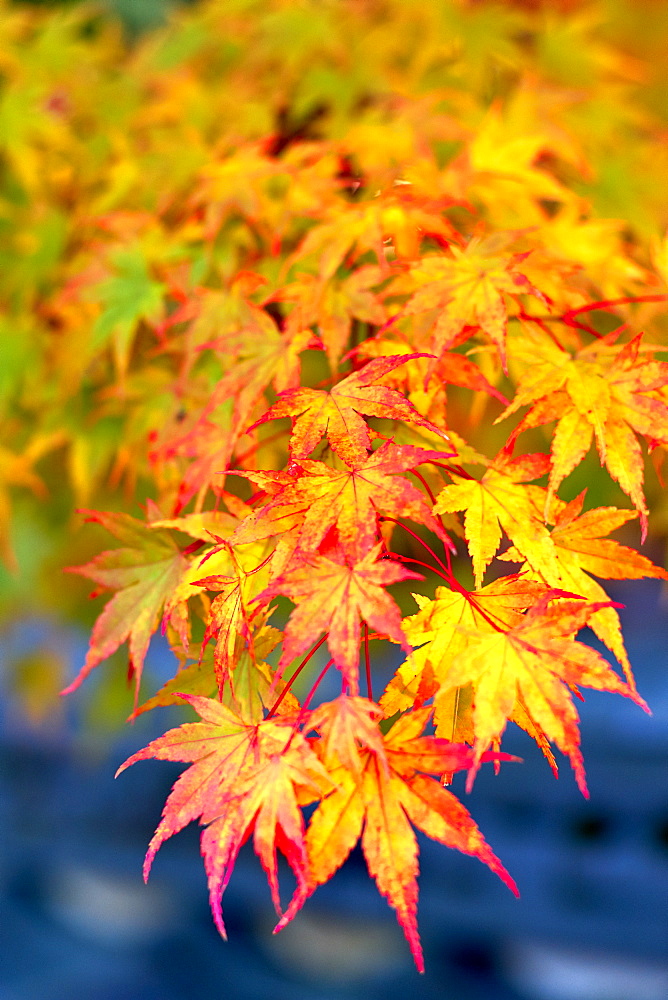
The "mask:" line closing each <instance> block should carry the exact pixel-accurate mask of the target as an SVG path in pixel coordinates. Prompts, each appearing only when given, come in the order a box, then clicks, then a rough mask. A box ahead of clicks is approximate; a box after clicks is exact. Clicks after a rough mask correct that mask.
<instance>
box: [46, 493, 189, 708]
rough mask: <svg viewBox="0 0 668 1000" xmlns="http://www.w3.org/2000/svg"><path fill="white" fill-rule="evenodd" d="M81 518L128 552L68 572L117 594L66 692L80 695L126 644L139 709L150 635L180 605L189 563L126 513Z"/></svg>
mask: <svg viewBox="0 0 668 1000" xmlns="http://www.w3.org/2000/svg"><path fill="white" fill-rule="evenodd" d="M82 513H84V514H86V520H87V521H94V522H95V523H97V524H100V525H102V526H103V527H104V528H106V529H107V531H109V532H111V534H113V535H114V536H115V537H116V538H118V539H119V541H121V542H125V547H124V548H120V549H110V550H108V551H106V552H102V553H100V555H98V556H96V557H95V558H94V559H93V560H91V562H89V563H86V565H85V566H73V567H69V572H71V573H80V574H81V575H82V576H86V577H88V578H89V579H91V580H94V581H95V583H98V584H100V585H101V586H102V587H103V588H109V589H111V590H116V591H117V593H116V594H115V595H114V596H113V597H112V598H111V600H110V601H109V602H108V603H107V605H106V606H105V608H104V610H103V611H102V613H101V614H100V616H99V617H98V619H97V621H96V622H95V625H94V627H93V632H92V635H91V641H90V648H89V650H88V653H87V655H86V660H85V663H84V665H83V667H82V668H81V670H80V671H79V673H78V675H77V676H76V678H75V679H74V680H73V681H72V683H71V684H69V685H68V686H67V687H66V688H65V689H64V691H63V692H62V693H63V694H69V693H70V692H72V691H74V690H76V688H78V687H79V685H80V684H81V682H82V681H83V680H84V678H85V677H87V676H88V674H89V673H90V672H91V671H92V670H93V669H94V668H95V667H96V666H97V665H98V664H99V663H101V662H102V661H103V660H106V659H107V657H109V656H111V654H112V653H113V652H115V650H117V649H118V647H119V646H120V645H122V643H124V642H125V641H126V640H127V641H128V643H129V653H130V676H134V680H135V704H136V701H137V698H138V697H139V685H140V683H141V675H142V668H143V665H144V659H145V657H146V653H147V651H148V646H149V642H150V639H151V636H152V635H153V633H154V632H155V630H156V628H157V627H158V622H159V620H160V615H161V613H163V612H164V613H166V614H169V613H171V612H174V611H175V609H176V606H177V604H178V603H179V602H178V598H177V597H175V591H176V590H177V588H178V585H179V583H180V581H181V578H182V575H183V573H184V572H185V571H186V570H187V569H188V566H189V562H188V560H187V558H186V557H185V556H184V555H183V553H182V552H181V550H180V549H179V547H178V546H177V544H176V543H175V542H174V540H173V539H172V537H171V535H170V533H169V532H167V531H161V530H154V529H152V527H151V526H150V525H147V524H145V523H144V522H142V521H138V520H137V519H136V518H134V517H130V516H129V515H128V514H121V513H105V512H103V511H94V510H92V511H82Z"/></svg>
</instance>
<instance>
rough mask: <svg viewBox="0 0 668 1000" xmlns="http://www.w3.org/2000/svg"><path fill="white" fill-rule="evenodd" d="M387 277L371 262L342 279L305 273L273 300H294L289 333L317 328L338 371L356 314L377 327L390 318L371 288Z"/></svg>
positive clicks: (289, 321) (331, 365)
mask: <svg viewBox="0 0 668 1000" xmlns="http://www.w3.org/2000/svg"><path fill="white" fill-rule="evenodd" d="M384 279H385V275H384V273H383V271H382V270H381V268H379V267H372V266H370V265H367V266H364V267H359V268H357V269H356V270H354V271H353V272H352V273H350V274H349V275H348V276H347V277H346V278H345V279H344V280H342V281H337V280H336V279H335V278H334V277H332V278H329V279H323V278H321V277H319V276H318V275H314V274H308V273H303V274H300V275H299V280H298V281H295V282H292V283H290V284H288V285H284V286H283V287H282V288H281V289H280V291H279V292H276V293H275V294H274V295H273V296H272V300H273V301H280V302H293V303H294V308H293V309H292V311H291V312H290V315H289V316H288V317H287V319H286V322H285V332H286V334H290V333H293V332H296V331H301V330H305V329H308V328H310V327H312V326H315V327H316V328H317V330H318V333H319V334H320V336H321V338H322V341H323V344H324V346H325V350H326V351H327V357H328V359H329V363H330V367H331V369H332V371H335V370H336V365H337V364H338V362H339V359H340V357H341V355H342V354H343V352H344V350H345V348H346V347H347V345H348V341H349V338H350V330H351V324H352V319H353V317H354V318H356V319H359V320H361V321H362V322H363V323H372V324H375V325H376V326H381V325H382V324H383V323H384V322H385V321H386V319H387V314H386V311H385V309H384V307H383V305H382V304H381V302H380V301H379V298H378V296H376V295H374V293H373V292H372V291H371V289H372V287H373V286H374V285H379V284H380V283H381V282H382V281H383V280H384Z"/></svg>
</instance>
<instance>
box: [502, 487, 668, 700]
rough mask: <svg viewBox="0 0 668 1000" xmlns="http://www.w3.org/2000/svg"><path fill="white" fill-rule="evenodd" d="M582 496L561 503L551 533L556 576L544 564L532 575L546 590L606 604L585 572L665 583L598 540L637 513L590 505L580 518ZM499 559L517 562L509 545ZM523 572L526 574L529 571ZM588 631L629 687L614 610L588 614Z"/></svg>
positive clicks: (634, 556)
mask: <svg viewBox="0 0 668 1000" xmlns="http://www.w3.org/2000/svg"><path fill="white" fill-rule="evenodd" d="M585 492H586V491H583V492H582V493H580V495H579V496H577V497H576V498H575V499H574V500H572V501H571V502H570V503H569V504H566V505H565V506H564V507H563V509H562V511H561V512H560V513H559V514H558V515H557V517H556V523H555V526H554V528H553V530H552V533H551V535H552V541H553V542H554V544H555V547H556V552H557V567H558V572H557V573H556V574H555V573H554V571H553V569H554V568H553V566H552V565H550V566H544V567H542V568H541V570H540V573H539V574H538V575H539V576H540V578H541V579H543V580H545V582H546V583H547V584H548V585H549V586H551V587H561V588H563V589H565V590H569V591H571V592H572V593H575V594H578V595H579V596H581V597H584V598H586V599H587V600H589V601H606V600H607V594H606V593H605V591H604V590H603V588H602V587H601V586H600V585H599V584H598V583H596V581H595V580H592V579H591V576H589V574H590V573H592V574H593V575H594V576H598V577H601V578H602V579H605V580H639V579H643V578H645V577H654V578H656V579H660V580H668V572H666V570H664V569H662V568H661V567H659V566H655V565H654V563H653V562H651V560H649V559H647V558H646V557H645V556H643V555H641V554H640V553H639V552H636V551H635V549H631V548H629V547H628V546H626V545H621V544H620V543H619V542H616V541H614V540H613V539H612V538H605V537H604V536H605V535H607V534H609V533H610V532H611V531H615V530H616V529H617V528H620V527H621V526H622V525H623V524H626V523H627V522H628V521H630V520H632V519H633V518H635V517H637V516H638V514H637V511H633V510H618V509H617V508H616V507H596V508H594V509H593V510H588V511H585V513H584V514H582V513H581V511H582V505H583V502H584V496H585ZM499 558H500V559H504V560H507V561H508V562H522V557H521V556H520V554H519V552H518V551H517V550H516V549H515V548H514V547H511V548H510V549H508V550H506V552H504V553H503V555H501V556H500V557H499ZM534 565H535V564H534ZM526 569H527V571H528V572H529V573H531V572H532V568H531V567H528V566H527V567H526ZM523 571H524V570H523ZM589 627H590V628H591V629H593V631H594V632H595V633H596V635H597V636H598V637H599V639H600V640H601V641H602V642H604V643H605V644H606V646H607V647H608V649H610V650H612V652H613V653H614V654H615V656H616V657H617V659H618V660H619V662H620V663H621V665H622V667H623V668H624V673H625V675H626V679H627V680H628V682H629V683H630V684H631V685H633V683H634V681H633V672H632V670H631V664H630V663H629V658H628V654H627V652H626V648H625V645H624V640H623V638H622V629H621V623H620V620H619V615H618V613H617V610H616V609H615V608H614V607H612V606H611V607H602V608H601V609H600V610H599V611H597V612H596V613H595V614H593V615H592V617H591V619H590V621H589Z"/></svg>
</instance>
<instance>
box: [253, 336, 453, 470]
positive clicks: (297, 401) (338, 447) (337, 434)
mask: <svg viewBox="0 0 668 1000" xmlns="http://www.w3.org/2000/svg"><path fill="white" fill-rule="evenodd" d="M423 356H424V355H421V354H408V355H399V356H395V357H389V358H376V359H375V360H374V361H370V362H369V363H368V364H366V365H364V366H363V367H362V368H360V369H359V370H358V371H356V372H353V373H352V375H348V376H347V377H346V378H344V379H342V380H341V381H340V382H337V384H336V385H335V386H334V387H333V389H332V390H331V391H330V392H323V391H322V390H320V389H308V388H302V389H294V390H292V391H288V392H283V393H281V395H280V397H279V400H278V402H277V403H274V405H273V406H272V407H270V409H269V410H268V411H267V412H266V413H265V414H264V416H262V417H260V419H259V420H257V421H256V422H255V423H254V424H253V426H252V427H250V428H249V431H252V430H253V429H254V428H255V427H258V426H259V425H260V424H263V423H265V421H267V420H274V419H276V418H277V417H294V418H295V419H294V421H293V427H292V436H291V438H290V454H291V456H292V458H293V460H294V459H297V460H298V459H301V458H307V457H308V456H309V455H310V454H311V452H312V451H313V449H314V448H315V446H316V445H317V444H318V443H319V442H320V439H321V438H322V437H323V436H324V435H325V434H327V438H328V439H329V443H330V445H331V447H332V448H333V450H334V451H335V452H336V454H337V455H338V456H339V457H340V458H342V459H343V460H344V462H347V463H348V465H350V466H354V465H357V464H359V463H360V462H363V461H364V460H365V458H366V457H367V453H368V451H369V450H370V448H371V437H370V433H369V427H368V425H367V423H366V421H365V420H363V419H362V417H361V416H360V414H361V413H365V414H366V415H367V416H372V417H383V418H385V419H387V420H407V421H408V422H409V423H414V424H417V425H418V426H420V427H424V428H426V429H427V430H430V431H432V433H434V434H438V436H439V437H442V438H445V440H446V441H447V440H448V436H447V434H445V433H444V432H443V431H441V430H440V429H439V428H438V427H435V426H434V424H432V423H430V421H429V420H426V419H425V418H424V417H422V416H420V414H419V413H418V411H417V410H416V409H415V407H414V406H413V405H412V403H410V402H409V401H408V400H407V399H405V398H404V397H403V396H402V395H401V393H399V392H397V390H396V389H391V388H389V387H388V386H384V385H374V384H373V383H374V382H377V381H378V379H380V378H382V377H383V376H384V375H386V374H387V373H388V372H391V371H393V370H394V369H395V368H397V367H398V366H399V365H403V364H405V363H406V362H407V361H412V360H413V359H414V358H419V357H423Z"/></svg>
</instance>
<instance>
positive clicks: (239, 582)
mask: <svg viewBox="0 0 668 1000" xmlns="http://www.w3.org/2000/svg"><path fill="white" fill-rule="evenodd" d="M220 541H221V547H222V548H223V549H224V550H226V551H227V552H228V553H229V558H230V564H231V565H230V568H231V570H232V572H231V574H230V575H229V576H222V575H221V576H217V575H212V576H204V577H201V578H199V579H197V580H194V581H193V583H194V585H196V586H198V587H205V588H206V589H207V590H210V591H213V590H216V591H219V593H218V594H217V595H216V597H215V598H214V599H213V601H212V603H211V609H210V611H209V618H208V621H207V625H206V630H205V632H204V637H203V639H202V650H204V648H205V647H206V645H207V643H208V642H209V640H210V639H212V638H214V637H215V640H216V644H215V648H214V653H213V663H214V670H215V674H216V680H217V682H218V692H219V694H220V696H221V697H222V694H223V690H224V688H225V684H226V683H229V684H230V685H231V687H232V690H233V691H234V665H235V658H236V648H237V639H238V638H241V639H243V640H246V641H248V642H249V643H250V648H251V655H252V642H253V638H252V637H253V629H254V627H255V626H256V625H257V624H258V622H257V619H258V617H259V615H260V609H259V607H258V606H257V605H256V606H255V607H253V601H254V600H256V599H257V596H258V594H259V592H260V591H261V590H262V587H263V585H264V584H265V582H266V578H267V573H266V563H267V560H266V559H265V560H263V561H262V562H260V563H258V564H257V565H256V566H254V567H253V569H251V570H248V571H247V570H245V569H244V567H243V566H242V565H241V562H240V560H239V559H238V558H237V556H236V554H235V552H234V549H233V548H232V547H231V546H230V545H229V544H228V543H227V542H224V541H223V540H222V539H220ZM200 568H201V569H205V568H206V564H204V565H201V566H200Z"/></svg>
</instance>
